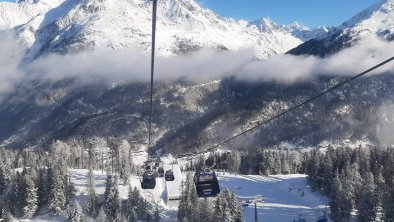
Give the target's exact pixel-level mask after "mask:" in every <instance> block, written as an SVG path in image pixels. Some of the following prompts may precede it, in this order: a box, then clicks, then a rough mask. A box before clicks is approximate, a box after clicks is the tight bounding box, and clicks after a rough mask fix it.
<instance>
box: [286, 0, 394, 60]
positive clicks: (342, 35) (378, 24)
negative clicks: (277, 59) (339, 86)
mask: <svg viewBox="0 0 394 222" xmlns="http://www.w3.org/2000/svg"><path fill="white" fill-rule="evenodd" d="M370 35H374V36H378V37H380V38H383V39H386V40H389V41H392V40H394V0H384V1H379V2H378V3H375V4H374V5H372V6H371V7H369V8H368V9H366V10H364V11H362V12H361V13H359V14H357V15H356V16H354V17H352V18H351V19H350V20H348V21H346V22H344V23H343V24H342V25H341V26H340V27H338V28H336V29H335V30H334V31H332V32H331V33H330V34H329V35H328V36H327V37H325V38H320V39H312V40H310V41H308V42H305V43H304V44H302V45H300V46H298V47H297V48H295V49H293V50H291V51H290V53H293V54H314V55H319V56H325V55H329V54H333V53H335V52H338V51H339V50H341V49H343V48H345V47H349V46H352V45H354V43H355V42H357V41H359V40H360V39H362V38H365V37H367V36H370Z"/></svg>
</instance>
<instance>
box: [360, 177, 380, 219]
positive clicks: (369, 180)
mask: <svg viewBox="0 0 394 222" xmlns="http://www.w3.org/2000/svg"><path fill="white" fill-rule="evenodd" d="M375 189H376V186H375V184H374V178H373V175H372V173H371V172H369V173H367V175H366V177H365V179H364V181H363V183H362V186H361V189H360V190H358V195H357V201H356V208H357V221H360V222H368V221H373V220H375V217H376V213H377V212H376V206H377V204H378V197H377V195H376V192H375Z"/></svg>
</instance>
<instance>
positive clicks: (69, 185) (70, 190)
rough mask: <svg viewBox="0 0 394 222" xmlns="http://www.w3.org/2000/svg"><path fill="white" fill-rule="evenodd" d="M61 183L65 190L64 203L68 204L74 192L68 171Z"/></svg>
mask: <svg viewBox="0 0 394 222" xmlns="http://www.w3.org/2000/svg"><path fill="white" fill-rule="evenodd" d="M67 172H68V171H67ZM63 184H64V187H65V188H66V192H65V195H66V205H68V204H69V203H70V200H71V199H72V198H73V196H74V192H75V187H74V184H73V183H72V181H71V175H70V173H69V172H68V173H66V174H65V175H64V177H63Z"/></svg>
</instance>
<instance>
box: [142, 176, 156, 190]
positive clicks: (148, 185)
mask: <svg viewBox="0 0 394 222" xmlns="http://www.w3.org/2000/svg"><path fill="white" fill-rule="evenodd" d="M155 187H156V175H155V174H154V173H153V172H152V171H146V172H145V173H144V175H142V180H141V188H142V189H144V190H146V189H155Z"/></svg>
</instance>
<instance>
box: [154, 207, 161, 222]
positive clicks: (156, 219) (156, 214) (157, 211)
mask: <svg viewBox="0 0 394 222" xmlns="http://www.w3.org/2000/svg"><path fill="white" fill-rule="evenodd" d="M160 220H161V215H160V208H159V203H156V204H155V211H154V212H153V221H154V222H159V221H160Z"/></svg>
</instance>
